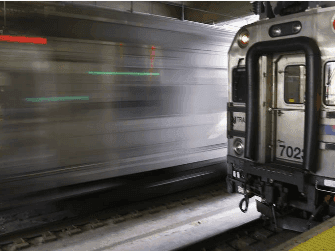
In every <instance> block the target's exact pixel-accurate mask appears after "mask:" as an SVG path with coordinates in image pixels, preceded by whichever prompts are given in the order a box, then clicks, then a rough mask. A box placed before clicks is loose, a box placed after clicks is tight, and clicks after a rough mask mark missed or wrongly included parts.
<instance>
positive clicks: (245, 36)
mask: <svg viewBox="0 0 335 251" xmlns="http://www.w3.org/2000/svg"><path fill="white" fill-rule="evenodd" d="M249 40H250V39H249V31H247V30H242V31H241V32H240V34H239V35H238V38H237V42H238V45H239V46H240V47H241V48H245V47H246V46H247V45H248V44H249Z"/></svg>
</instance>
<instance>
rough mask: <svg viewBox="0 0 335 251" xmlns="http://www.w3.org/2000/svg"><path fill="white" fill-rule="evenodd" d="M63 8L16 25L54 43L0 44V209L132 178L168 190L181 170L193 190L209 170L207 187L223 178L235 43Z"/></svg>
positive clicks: (149, 20) (201, 32) (219, 34)
mask: <svg viewBox="0 0 335 251" xmlns="http://www.w3.org/2000/svg"><path fill="white" fill-rule="evenodd" d="M34 8H35V7H34ZM55 8H56V11H54V12H53V14H52V18H51V17H50V16H45V15H44V12H43V13H42V14H40V15H39V14H36V13H33V14H31V15H30V14H29V13H27V14H22V15H24V17H25V18H27V20H31V22H22V21H21V20H22V19H21V17H20V18H15V16H13V17H11V20H10V21H11V24H12V26H13V27H15V29H16V30H17V31H18V32H25V31H27V32H28V31H29V34H33V35H32V36H36V37H47V38H48V43H47V45H43V46H36V45H31V44H25V43H1V46H0V54H1V57H0V121H1V122H0V147H1V151H0V186H1V194H2V195H3V196H0V198H1V200H2V201H1V202H2V203H1V204H0V209H1V208H3V205H4V204H3V201H7V202H8V203H9V202H10V203H12V202H11V201H13V200H12V199H11V198H13V197H15V198H19V197H20V198H21V196H22V197H26V195H27V194H28V193H29V194H30V195H31V196H34V194H35V193H36V194H37V193H38V192H40V191H43V190H44V191H45V190H49V189H54V191H55V194H56V192H57V193H58V192H59V191H60V190H59V189H60V188H64V187H66V189H69V190H70V189H71V191H73V187H76V186H75V185H79V184H81V185H83V184H84V183H85V184H86V186H85V189H87V190H88V188H87V187H88V186H89V185H92V184H88V183H93V182H94V183H99V181H101V180H105V179H112V178H117V179H119V178H120V177H121V176H125V175H139V176H142V174H140V173H142V172H149V171H150V172H151V173H152V172H155V173H156V171H159V173H161V175H162V177H163V176H164V179H166V180H167V181H169V182H170V181H172V180H174V179H173V178H174V177H170V176H171V175H172V172H173V175H175V176H177V174H178V173H184V172H189V173H187V175H188V174H190V175H188V176H186V174H183V177H187V179H188V180H190V179H191V177H196V176H197V175H194V173H193V172H195V171H196V170H198V169H200V168H203V169H206V172H203V173H204V174H206V175H201V176H198V177H199V178H196V179H199V180H201V181H202V180H204V179H205V176H206V177H208V176H211V175H212V174H211V173H212V169H211V170H207V169H208V166H214V165H217V166H218V168H217V169H219V168H220V169H223V167H222V166H221V164H222V163H224V160H225V156H226V151H227V148H226V142H227V139H226V135H225V133H224V131H221V130H222V129H223V128H225V126H223V125H221V123H223V122H224V121H225V117H224V115H222V114H224V112H225V111H226V107H227V105H226V104H227V100H228V92H227V87H228V85H227V84H228V80H227V79H228V71H227V56H226V55H227V52H228V49H229V46H230V43H231V41H232V38H233V35H234V34H231V33H226V32H225V31H221V30H219V29H217V28H215V27H212V26H209V25H208V26H206V25H203V24H196V23H192V22H181V21H178V20H171V19H167V18H159V17H156V16H155V17H154V16H146V15H140V14H131V13H124V12H116V11H108V13H107V14H106V13H105V10H101V12H100V11H99V10H96V12H92V9H91V8H87V15H88V14H89V15H91V14H92V13H93V14H96V15H97V17H98V18H97V20H95V17H93V16H90V18H86V16H85V15H86V14H85V15H84V13H82V14H81V15H82V16H80V18H78V17H77V16H73V14H72V13H78V15H79V13H81V12H83V11H84V10H85V11H86V9H85V7H83V8H76V9H75V12H74V10H73V9H72V8H71V10H69V13H66V12H65V13H64V8H63V7H60V8H59V15H58V12H57V8H58V7H55ZM69 8H70V7H69ZM104 15H106V16H104ZM0 17H1V13H0ZM28 17H29V19H28ZM101 17H104V18H105V19H101ZM110 17H113V19H108V18H110ZM101 20H104V21H101ZM124 22H127V23H124ZM128 22H129V23H128ZM138 23H141V24H143V26H141V27H139V26H137V24H138ZM0 26H1V18H0ZM21 34H22V33H21ZM153 45H155V46H153ZM153 66H154V69H153V68H152V67H153ZM152 69H153V71H154V72H151V71H152ZM150 76H151V78H152V80H151V79H150ZM150 80H151V81H150ZM221 121H222V122H221ZM213 128H214V129H213ZM212 129H213V131H211V130H212ZM209 133H213V134H212V136H211V137H210V138H209ZM221 167H222V168H221ZM209 168H211V167H209ZM158 169H160V170H158ZM213 169H214V167H213ZM196 173H197V174H199V172H198V171H196ZM163 174H164V175H163ZM165 174H169V175H170V176H169V175H166V176H165ZM213 176H214V174H213ZM143 177H145V178H147V179H150V182H151V183H153V181H151V179H156V176H150V175H147V173H146V174H143ZM216 177H218V176H216ZM216 177H215V178H216ZM141 179H142V178H141ZM160 179H163V178H160ZM175 180H177V181H178V179H177V178H176V179H175ZM193 180H194V179H193ZM155 182H156V181H155ZM157 182H158V181H157ZM159 182H161V180H159ZM178 182H179V181H178ZM183 182H184V181H183ZM143 183H144V182H143ZM110 184H111V186H112V183H110ZM161 184H167V183H166V181H164V182H163V181H162V182H161ZM93 185H94V186H95V184H93ZM93 185H92V189H95V188H94V186H93ZM68 186H71V188H69V187H68ZM164 186H165V185H164ZM79 187H80V186H78V189H79ZM156 188H157V187H156V186H155V189H156ZM171 189H174V188H173V186H171ZM85 191H86V190H85ZM155 191H156V190H155ZM166 191H168V189H166ZM33 193H34V194H33ZM71 193H72V192H71ZM74 193H75V192H73V193H72V194H74ZM120 193H121V192H120ZM57 196H58V195H57ZM16 201H20V200H19V199H18V200H16ZM20 203H21V202H20Z"/></svg>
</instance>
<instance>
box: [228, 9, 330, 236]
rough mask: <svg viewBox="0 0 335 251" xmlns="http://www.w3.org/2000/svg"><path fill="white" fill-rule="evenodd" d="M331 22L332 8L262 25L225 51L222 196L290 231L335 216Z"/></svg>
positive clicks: (240, 36) (241, 34) (253, 27)
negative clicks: (253, 201) (238, 196)
mask: <svg viewBox="0 0 335 251" xmlns="http://www.w3.org/2000/svg"><path fill="white" fill-rule="evenodd" d="M334 20H335V8H334V7H330V8H314V9H309V10H306V11H305V12H301V13H297V14H292V15H286V16H281V17H280V16H277V17H276V18H272V19H268V20H261V21H258V22H257V23H254V24H251V25H248V26H245V27H243V28H242V29H241V30H240V31H239V32H238V33H237V35H236V36H235V38H234V41H233V43H232V45H231V48H230V51H229V94H228V98H229V102H228V106H227V109H228V110H227V121H228V122H227V123H228V124H227V135H228V155H227V166H228V167H227V168H228V176H227V186H228V190H229V191H230V192H238V193H242V194H244V198H243V200H242V201H241V203H240V208H241V210H242V211H243V212H245V211H246V210H247V207H248V205H247V204H248V201H249V198H251V197H252V196H254V195H257V196H260V197H261V198H262V201H257V209H258V211H260V212H261V213H262V214H263V215H264V216H266V217H268V218H270V219H272V220H273V222H275V224H277V226H281V227H284V228H289V229H294V230H297V231H305V230H306V229H308V227H310V226H311V225H313V224H314V223H313V222H314V221H317V220H318V221H320V220H322V217H324V216H326V215H330V216H332V215H334V214H335V211H334V200H333V195H334V193H335V168H334V167H335V155H334V153H335V152H334V150H335V130H334V128H335V127H334V125H335V122H334V118H335V106H334V105H335V98H334V97H335V89H334V86H335V78H334V72H335V70H334V69H335V50H334V38H335V25H334V24H335V22H334ZM244 203H246V205H245V204H244ZM290 213H292V214H293V216H294V217H293V216H292V217H291V218H289V219H288V218H285V217H284V216H285V215H288V214H290Z"/></svg>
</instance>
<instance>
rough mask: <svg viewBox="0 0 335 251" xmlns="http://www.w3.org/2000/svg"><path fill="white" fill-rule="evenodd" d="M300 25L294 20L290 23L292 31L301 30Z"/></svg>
mask: <svg viewBox="0 0 335 251" xmlns="http://www.w3.org/2000/svg"><path fill="white" fill-rule="evenodd" d="M301 28H302V26H301V23H300V22H295V23H293V24H292V31H293V33H298V32H299V31H300V30H301Z"/></svg>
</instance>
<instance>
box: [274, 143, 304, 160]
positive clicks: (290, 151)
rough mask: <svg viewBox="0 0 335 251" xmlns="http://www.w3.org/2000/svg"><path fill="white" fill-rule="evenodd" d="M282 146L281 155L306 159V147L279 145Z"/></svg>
mask: <svg viewBox="0 0 335 251" xmlns="http://www.w3.org/2000/svg"><path fill="white" fill-rule="evenodd" d="M279 147H281V151H280V156H281V157H282V156H284V157H288V158H293V159H299V160H300V159H304V156H303V153H304V149H301V148H299V147H295V148H293V147H292V146H285V145H279Z"/></svg>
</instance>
